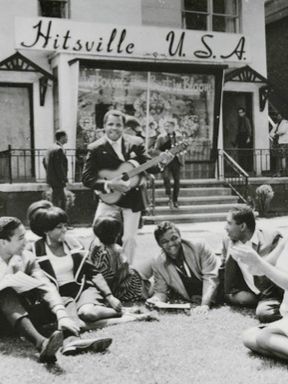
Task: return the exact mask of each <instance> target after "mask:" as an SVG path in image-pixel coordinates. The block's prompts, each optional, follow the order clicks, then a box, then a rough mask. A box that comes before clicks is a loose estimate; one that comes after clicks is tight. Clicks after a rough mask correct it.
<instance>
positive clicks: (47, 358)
mask: <svg viewBox="0 0 288 384" xmlns="http://www.w3.org/2000/svg"><path fill="white" fill-rule="evenodd" d="M62 345H63V334H62V332H61V331H59V330H57V331H55V332H53V333H52V335H51V336H50V337H49V339H46V340H44V342H43V344H42V347H41V350H40V355H39V361H40V362H41V363H55V361H56V360H57V359H56V356H55V355H56V352H57V351H58V350H59V349H60V348H61V347H62Z"/></svg>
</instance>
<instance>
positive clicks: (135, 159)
mask: <svg viewBox="0 0 288 384" xmlns="http://www.w3.org/2000/svg"><path fill="white" fill-rule="evenodd" d="M103 123H104V130H105V135H104V136H103V137H101V138H100V139H99V140H96V141H95V142H93V143H91V144H90V145H89V146H88V155H87V160H86V164H85V167H84V170H83V174H82V182H83V184H84V185H85V186H86V187H88V188H91V189H93V190H95V191H96V193H98V194H99V195H100V200H99V204H98V206H97V209H96V214H95V218H94V221H95V220H96V219H97V218H98V217H100V216H114V217H117V218H118V219H119V218H120V219H122V221H123V237H122V241H123V252H124V254H125V256H126V257H127V259H128V262H129V263H130V264H132V262H133V257H134V251H135V248H136V235H137V229H138V224H139V220H140V215H141V211H142V210H143V209H144V208H145V207H144V202H143V198H142V194H141V190H140V188H141V186H140V185H138V180H136V182H135V181H134V178H129V176H128V177H126V178H125V177H123V176H122V174H123V171H122V168H121V167H123V166H124V164H125V166H126V167H128V170H129V169H131V168H132V170H133V168H136V167H138V166H139V165H140V164H144V163H146V162H147V161H149V160H150V159H151V158H150V157H149V156H148V155H147V154H146V153H145V145H144V142H143V140H142V139H141V138H139V137H136V136H130V135H126V134H124V133H123V130H124V126H125V115H124V114H123V113H122V112H120V111H117V110H110V111H108V112H107V113H106V114H105V116H104V121H103ZM173 157H174V156H173V155H172V154H171V153H169V152H163V153H161V155H160V156H159V159H158V164H157V165H154V166H152V167H151V168H149V169H148V172H149V173H159V172H160V170H161V169H163V168H164V167H165V165H167V164H168V163H169V161H171V160H172V159H173ZM150 161H151V160H150ZM140 167H141V166H140ZM113 172H114V173H115V176H116V177H113V176H114V173H113ZM117 172H118V173H119V176H118V177H117ZM124 173H125V172H124ZM127 174H129V172H127ZM115 194H116V198H114V195H115ZM111 196H112V197H113V198H112V199H110V197H111ZM118 196H119V199H118Z"/></svg>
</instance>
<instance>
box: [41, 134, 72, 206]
mask: <svg viewBox="0 0 288 384" xmlns="http://www.w3.org/2000/svg"><path fill="white" fill-rule="evenodd" d="M55 140H56V142H55V143H54V145H53V146H52V147H51V148H50V149H48V151H47V154H46V157H45V158H44V160H43V165H44V167H45V169H46V177H47V184H49V186H50V187H51V188H52V203H53V205H55V206H56V207H60V208H62V209H63V210H65V208H66V195H65V186H66V183H67V181H68V179H67V172H68V161H67V157H66V154H65V151H64V147H63V146H64V144H66V143H67V134H66V132H65V131H61V130H58V131H56V133H55Z"/></svg>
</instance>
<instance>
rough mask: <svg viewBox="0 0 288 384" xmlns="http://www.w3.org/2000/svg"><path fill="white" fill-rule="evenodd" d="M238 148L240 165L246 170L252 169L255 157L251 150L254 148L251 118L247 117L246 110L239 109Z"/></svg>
mask: <svg viewBox="0 0 288 384" xmlns="http://www.w3.org/2000/svg"><path fill="white" fill-rule="evenodd" d="M235 144H236V147H237V148H238V149H239V156H238V159H239V164H240V166H241V167H242V168H243V169H244V170H245V171H249V170H250V169H251V163H252V159H253V157H251V154H250V149H251V148H252V126H251V122H250V120H249V118H248V117H247V116H246V110H245V109H244V108H242V107H241V108H238V131H237V135H236V143H235Z"/></svg>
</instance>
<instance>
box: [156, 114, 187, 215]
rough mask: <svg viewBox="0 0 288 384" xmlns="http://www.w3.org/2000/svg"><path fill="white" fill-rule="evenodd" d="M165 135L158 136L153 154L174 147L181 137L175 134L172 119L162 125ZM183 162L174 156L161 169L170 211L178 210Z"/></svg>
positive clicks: (179, 156) (179, 157)
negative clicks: (172, 182)
mask: <svg viewBox="0 0 288 384" xmlns="http://www.w3.org/2000/svg"><path fill="white" fill-rule="evenodd" d="M164 128H165V131H166V133H165V134H162V135H159V136H158V138H157V141H156V143H155V153H159V152H160V151H166V150H169V149H171V148H172V147H173V146H175V145H176V142H177V140H178V139H179V138H181V137H182V136H180V135H177V134H176V132H175V121H174V119H169V120H166V122H165V124H164ZM182 163H183V161H182V158H181V155H178V156H175V157H174V159H173V160H172V161H171V162H170V163H169V164H168V165H167V167H165V168H164V169H163V172H162V177H163V182H164V187H165V193H166V195H167V196H168V198H169V201H168V204H169V207H170V208H171V209H174V208H178V206H179V205H178V195H179V190H180V167H181V165H182ZM171 177H172V178H173V181H174V184H173V194H172V193H171V182H170V179H171Z"/></svg>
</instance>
